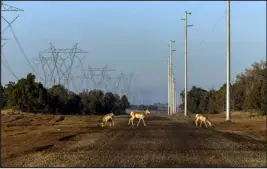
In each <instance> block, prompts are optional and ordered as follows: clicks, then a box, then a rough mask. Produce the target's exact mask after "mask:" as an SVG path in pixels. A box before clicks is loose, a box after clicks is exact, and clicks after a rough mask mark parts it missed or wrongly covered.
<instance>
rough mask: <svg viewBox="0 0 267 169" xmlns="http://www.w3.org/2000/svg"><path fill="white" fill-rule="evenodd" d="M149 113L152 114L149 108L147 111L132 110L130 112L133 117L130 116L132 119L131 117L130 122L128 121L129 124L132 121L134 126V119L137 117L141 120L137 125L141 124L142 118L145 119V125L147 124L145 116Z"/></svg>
mask: <svg viewBox="0 0 267 169" xmlns="http://www.w3.org/2000/svg"><path fill="white" fill-rule="evenodd" d="M148 114H150V111H148V110H146V111H145V112H134V111H132V112H131V113H130V116H131V117H130V119H129V123H128V125H130V122H132V126H134V123H133V120H134V119H135V118H137V119H139V121H138V123H137V126H138V125H139V123H140V121H141V120H142V121H143V124H144V126H146V123H145V120H144V118H145V117H146V116H147V115H148Z"/></svg>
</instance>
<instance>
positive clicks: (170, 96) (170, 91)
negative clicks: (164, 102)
mask: <svg viewBox="0 0 267 169" xmlns="http://www.w3.org/2000/svg"><path fill="white" fill-rule="evenodd" d="M173 43H175V41H173V40H170V45H169V47H170V56H169V64H168V65H169V68H168V115H172V114H173V111H174V103H173V96H174V94H173V86H174V85H173V68H172V52H173V51H175V50H173V48H172V46H173Z"/></svg>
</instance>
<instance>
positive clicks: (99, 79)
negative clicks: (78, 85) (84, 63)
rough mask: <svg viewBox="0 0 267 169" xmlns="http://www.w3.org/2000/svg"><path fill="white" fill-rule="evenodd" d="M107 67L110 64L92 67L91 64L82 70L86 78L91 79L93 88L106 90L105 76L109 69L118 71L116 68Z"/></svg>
mask: <svg viewBox="0 0 267 169" xmlns="http://www.w3.org/2000/svg"><path fill="white" fill-rule="evenodd" d="M107 68H108V65H105V66H104V68H92V67H91V66H90V65H88V69H83V70H82V71H83V72H84V73H83V75H84V79H91V82H92V87H93V89H99V90H104V87H103V84H104V81H105V77H106V76H107V71H116V70H114V69H107ZM99 72H100V73H99ZM88 86H89V85H88ZM88 86H87V87H88ZM90 88H91V86H90ZM91 89H92V88H91Z"/></svg>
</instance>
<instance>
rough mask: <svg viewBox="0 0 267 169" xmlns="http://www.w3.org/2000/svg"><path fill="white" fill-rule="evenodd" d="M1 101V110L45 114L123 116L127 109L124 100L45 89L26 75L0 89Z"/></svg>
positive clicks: (97, 92) (58, 88)
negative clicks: (111, 114) (110, 114)
mask: <svg viewBox="0 0 267 169" xmlns="http://www.w3.org/2000/svg"><path fill="white" fill-rule="evenodd" d="M0 91H1V94H2V93H3V101H1V102H2V104H1V108H10V109H13V110H21V111H27V112H33V113H49V114H65V115H67V114H76V115H86V114H106V113H110V112H113V113H114V114H123V113H125V110H126V109H127V108H129V107H130V103H129V101H128V98H127V97H126V96H125V95H123V96H122V97H120V95H118V94H113V93H112V92H106V93H104V92H103V91H101V90H97V89H94V90H90V91H89V90H84V91H82V92H80V93H78V94H77V93H74V92H72V91H69V90H68V89H66V88H65V87H64V86H63V85H54V86H52V87H51V88H45V87H44V86H43V85H42V83H40V82H36V81H35V75H33V74H32V73H29V74H28V75H27V77H26V78H21V79H19V80H18V81H17V83H15V82H9V83H8V84H7V85H5V86H2V85H1V86H0Z"/></svg>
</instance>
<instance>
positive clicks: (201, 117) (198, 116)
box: [195, 114, 211, 128]
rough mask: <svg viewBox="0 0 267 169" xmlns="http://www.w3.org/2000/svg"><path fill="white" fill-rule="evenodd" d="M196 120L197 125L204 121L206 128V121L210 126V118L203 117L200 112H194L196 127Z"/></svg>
mask: <svg viewBox="0 0 267 169" xmlns="http://www.w3.org/2000/svg"><path fill="white" fill-rule="evenodd" d="M198 121H200V125H199V127H201V125H202V123H203V122H204V124H205V126H206V128H208V125H207V123H208V124H209V126H210V127H211V121H210V119H208V117H205V116H204V115H202V114H196V120H195V123H196V127H198Z"/></svg>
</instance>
